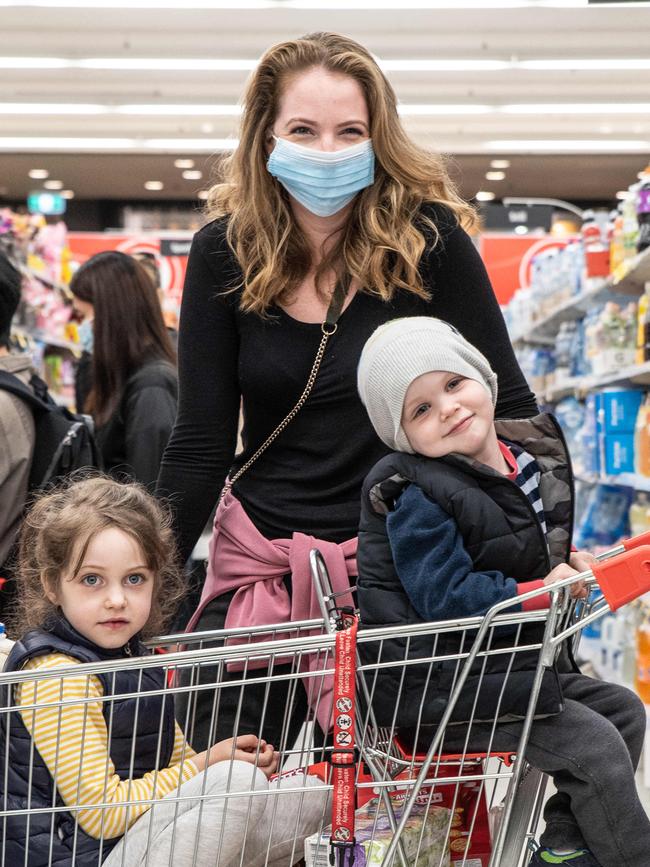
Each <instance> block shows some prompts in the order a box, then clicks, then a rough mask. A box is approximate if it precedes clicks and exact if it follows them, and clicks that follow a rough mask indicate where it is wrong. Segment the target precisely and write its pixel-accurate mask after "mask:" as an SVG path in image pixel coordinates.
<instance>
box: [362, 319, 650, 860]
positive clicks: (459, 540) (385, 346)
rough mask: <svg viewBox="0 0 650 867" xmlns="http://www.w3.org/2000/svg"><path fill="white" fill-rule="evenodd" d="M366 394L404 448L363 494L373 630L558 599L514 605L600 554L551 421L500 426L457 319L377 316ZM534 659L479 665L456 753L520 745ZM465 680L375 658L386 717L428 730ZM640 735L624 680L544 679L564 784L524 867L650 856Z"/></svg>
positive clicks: (460, 712)
mask: <svg viewBox="0 0 650 867" xmlns="http://www.w3.org/2000/svg"><path fill="white" fill-rule="evenodd" d="M358 388H359V393H360V395H361V399H362V401H363V403H364V405H365V407H366V409H367V411H368V415H369V417H370V420H371V422H372V424H373V426H374V428H375V430H376V432H377V434H378V436H379V437H380V438H381V439H382V440H383V442H384V443H385V444H386V445H387V446H389V448H391V449H394V450H395V451H394V453H393V454H390V455H388V456H387V457H385V458H383V459H382V460H381V461H380V462H379V463H378V464H377V465H376V466H375V467H374V469H373V470H372V471H371V472H370V474H369V475H368V477H367V479H366V481H365V484H364V488H363V494H362V505H361V523H360V528H359V549H358V567H359V578H358V592H359V606H360V609H361V618H362V621H363V623H364V625H365V626H380V625H382V626H385V625H404V624H408V623H418V622H426V621H435V620H453V619H456V618H459V617H470V616H476V615H482V614H485V612H486V611H487V610H488V609H489V608H490V607H491V606H493V605H495V604H496V603H498V602H501V601H503V600H506V599H512V600H513V606H512V607H511V608H509V609H508V610H509V611H517V610H522V609H523V610H528V609H532V608H540V607H547V606H548V599H547V598H545V594H540V596H538V597H536V598H535V599H533V600H527V601H524V602H523V603H520V604H519V605H517V604H516V597H517V596H518V595H521V594H522V593H526V592H527V591H530V590H533V589H537V588H542V587H543V586H544V585H545V584H546V585H548V584H550V583H552V582H554V581H558V580H562V579H563V578H567V577H570V576H572V575H575V574H577V571H576V570H578V571H583V570H585V569H588V568H589V564H590V562H591V561H592V559H593V558H591V557H590V555H588V554H585V553H579V552H573V553H571V550H570V541H571V532H572V527H573V490H572V477H571V470H570V465H569V456H568V454H567V452H566V447H565V444H564V439H563V437H562V434H561V432H560V429H559V427H558V425H557V423H556V422H555V420H554V419H553V417H552V416H550V415H547V414H541V415H538V416H535V417H534V418H531V419H514V420H507V421H506V420H498V421H496V422H495V420H494V406H495V404H496V396H497V382H496V375H495V374H494V372H493V371H492V370H491V368H490V365H489V363H488V361H487V360H486V359H485V357H484V356H483V355H481V353H480V352H478V350H476V349H475V348H474V347H473V346H471V345H470V344H469V343H467V341H466V340H465V339H464V338H463V337H462V336H461V335H460V334H459V333H458V332H457V331H456V330H455V329H454V328H453V327H452V326H450V325H448V324H446V323H444V322H442V321H440V320H438V319H434V318H430V317H413V318H407V319H397V320H393V321H392V322H389V323H387V324H385V325H382V326H381V327H380V328H378V329H377V330H376V331H375V332H374V334H373V335H372V336H371V337H370V339H369V340H368V342H367V343H366V345H365V347H364V350H363V353H362V355H361V360H360V363H359V369H358ZM567 561H568V562H567ZM569 564H570V565H569ZM572 588H573V589H572V593H573V595H575V596H583V595H585V592H586V591H585V590H584V587H583V586H581V585H579V584H576V585H572ZM542 632H543V623H540V622H539V621H537V622H533V618H531V623H530V624H527V625H525V626H524V627H522V629H521V632H520V633H519V634H517V635H515V636H513V634H512V632H510V633H509V634H506V635H504V630H503V629H498V630H495V632H494V635H493V639H494V640H493V641H492V642H491V645H490V647H491V649H494V648H496V647H499V646H501V647H504V648H505V647H512V646H517V645H524V644H529V643H539V641H540V639H541V634H542ZM461 645H462V639H461V638H460V637H459V636H458V635H457V634H454V633H453V632H451V631H450V632H448V633H443V634H441V635H438V636H437V640H436V643H435V646H432V638H431V637H429V638H427V637H426V636H422V637H418V638H415V637H412V638H411V639H410V641H409V643H408V645H406V644H405V643H404V642H403V641H402V642H400V640H396V641H393V642H385V643H384V645H383V648H382V659H381V661H382V662H386V663H387V662H390V661H397V660H399V659H402V660H403V659H404V658H405V657H408V658H409V659H411V660H412V659H415V658H421V657H424V658H426V657H430V656H431V655H435V656H436V657H438V658H439V657H440V656H445V655H447V654H453V653H458V652H459V650H461V649H462V650H465V651H466V650H468V649H469V646H467V644H466V645H465V646H461ZM537 656H538V655H537V653H536V652H530V651H529V652H526V651H517V652H515V653H509V654H506V653H503V654H500V655H499V654H497V655H494V656H489V657H483V658H482V659H481V658H479V659H478V660H477V665H476V666H475V670H474V671H473V672H472V674H471V675H470V678H469V679H468V681H467V684H466V685H465V688H464V689H463V691H462V693H461V697H460V700H459V702H458V705H457V706H456V709H455V712H454V716H453V717H452V722H453V723H465V725H451V726H450V727H449V729H448V735H447V737H446V738H445V741H444V750H445V751H446V752H453V751H454V749H458V750H459V751H460V750H462V749H463V748H464V746H465V744H466V742H468V743H469V749H471V750H485V749H488V748H489V749H492V750H494V751H497V750H498V751H509V750H513V751H514V750H516V748H517V744H518V739H519V735H520V732H521V723H520V720H521V718H522V717H523V716H524V714H525V712H526V707H527V704H528V701H529V695H530V687H531V684H532V679H533V673H534V669H535V665H536V661H537ZM456 672H457V662H456V661H455V660H454V661H450V662H448V663H446V662H441V663H437V664H435V665H434V666H430V665H429V664H428V663H427V664H422V665H415V666H408V667H406V669H404V666H401V667H400V666H397V667H394V668H392V669H391V668H390V667H387V666H386V667H382V669H381V670H380V672H379V680H378V683H380V688H379V689H377V690H376V694H377V696H378V700H377V701H376V702H373V706H374V710H375V713H376V715H377V716H378V722H379V724H380V725H398V726H401V727H407V728H408V727H415V726H417V727H418V728H419V729H420V734H421V733H422V726H426V725H429V726H434V725H435V724H436V723H437V722H438V721H439V720H440V717H441V716H442V713H443V711H444V708H445V706H446V704H447V702H448V698H449V693H450V690H451V688H452V686H453V682H454V675H455V673H456ZM398 689H399V690H400V692H399V695H401V701H400V702H399V706H395V705H396V702H397V697H398ZM379 698H380V700H379ZM391 699H392V700H393V701H392V704H393V707H391ZM470 720H471V729H470V730H469V734H468V725H469V723H470ZM644 732H645V711H644V707H643V705H642V704H641V702H640V701H639V699H638V698H637V697H636V696H635V695H634V693H632V692H631V691H630V690H628V689H626V688H624V687H619V686H616V685H614V684H609V683H604V682H600V681H596V680H593V679H591V678H588V677H585V676H583V675H581V674H580V673H579V672H578V669H577V667H576V666H575V664H574V663H572V661H571V660H570V658H569V654H568V652H564V653H563V654H562V655H561V656H560V660H559V661H558V663H557V665H556V667H555V668H554V669H547V670H546V671H545V673H544V678H543V681H542V687H541V691H540V696H539V700H538V702H537V705H536V709H535V720H534V722H533V726H532V731H531V734H530V739H529V743H528V748H527V750H526V757H527V759H528V761H529V762H530V763H531V764H532V765H533V766H535V767H537V768H539V769H541V770H542V771H545V772H547V773H549V774H550V775H551V776H552V777H553V779H554V782H555V786H556V788H557V793H556V794H554V795H553V796H552V797H551V798H550V799H549V800H548V802H547V804H546V806H545V810H544V818H545V822H546V828H545V831H544V833H543V835H542V838H541V848H540V849H539V850H538V851H537V852H536V853H535V854H534V856H533V858H532V860H531V862H530V864H531V867H532V865H540V867H541V865H547V864H565V863H566V864H569V865H571V867H647V865H648V864H650V821H649V820H648V817H647V816H646V814H645V811H644V809H643V806H642V805H641V803H640V801H639V799H638V797H637V793H636V786H635V780H634V771H635V769H636V767H637V765H638V762H639V758H640V755H641V749H642V745H643V738H644Z"/></svg>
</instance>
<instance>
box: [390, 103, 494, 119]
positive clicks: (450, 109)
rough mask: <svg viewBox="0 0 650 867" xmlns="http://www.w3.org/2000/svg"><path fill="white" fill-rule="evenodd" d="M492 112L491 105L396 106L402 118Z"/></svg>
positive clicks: (406, 104) (492, 107) (413, 104)
mask: <svg viewBox="0 0 650 867" xmlns="http://www.w3.org/2000/svg"><path fill="white" fill-rule="evenodd" d="M494 110H495V107H494V106H492V105H478V104H472V103H468V104H467V105H462V104H461V105H444V104H442V105H440V104H438V105H425V104H422V105H418V104H417V103H412V104H408V103H405V104H401V105H398V106H397V111H398V113H399V114H400V115H402V116H403V117H409V116H422V117H431V116H432V115H445V114H447V115H449V114H490V112H493V111H494Z"/></svg>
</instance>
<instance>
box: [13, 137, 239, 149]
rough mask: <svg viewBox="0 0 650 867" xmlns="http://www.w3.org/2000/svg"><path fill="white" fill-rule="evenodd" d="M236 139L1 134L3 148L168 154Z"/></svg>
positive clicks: (227, 145)
mask: <svg viewBox="0 0 650 867" xmlns="http://www.w3.org/2000/svg"><path fill="white" fill-rule="evenodd" d="M238 143H239V142H238V141H237V139H226V138H216V139H185V138H179V139H175V138H170V139H136V138H90V137H88V138H64V137H60V138H55V137H52V136H42V137H40V136H0V150H2V151H59V150H64V151H65V150H69V151H101V150H107V151H163V152H171V153H184V152H189V151H192V152H195V153H214V152H217V151H231V150H234V149H235V148H236V147H237V145H238Z"/></svg>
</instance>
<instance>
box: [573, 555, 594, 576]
mask: <svg viewBox="0 0 650 867" xmlns="http://www.w3.org/2000/svg"><path fill="white" fill-rule="evenodd" d="M597 562H598V560H597V559H596V558H595V557H594V555H593V554H590V553H589V551H572V552H571V556H570V557H569V566H571V567H572V568H573V569H577V571H578V572H586V571H587V570H588V569H591V567H592V566H593V565H594V563H597Z"/></svg>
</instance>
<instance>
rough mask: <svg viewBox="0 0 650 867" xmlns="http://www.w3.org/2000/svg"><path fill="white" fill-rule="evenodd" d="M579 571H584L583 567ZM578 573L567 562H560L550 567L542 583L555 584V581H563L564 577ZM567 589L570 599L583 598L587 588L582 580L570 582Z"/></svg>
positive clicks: (571, 576) (586, 593) (570, 576)
mask: <svg viewBox="0 0 650 867" xmlns="http://www.w3.org/2000/svg"><path fill="white" fill-rule="evenodd" d="M587 568H589V567H587ZM581 571H583V572H584V569H583V570H581ZM579 574H580V573H579V571H578V570H577V569H574V568H573V567H571V566H569V564H568V563H560V565H559V566H556V567H555V569H552V570H551V571H550V572H549V573H548V575H547V576H546V578H544V584H546V585H547V586H548V585H550V584H555V582H556V581H564V579H565V578H573V577H574V576H575V575H579ZM568 589H569V593H570V594H571V598H572V599H585V598H586V597H587V595H588V590H587V588H586V587H585V582H584V581H576V583H575V584H571V585H570V586H569V588H568Z"/></svg>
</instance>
